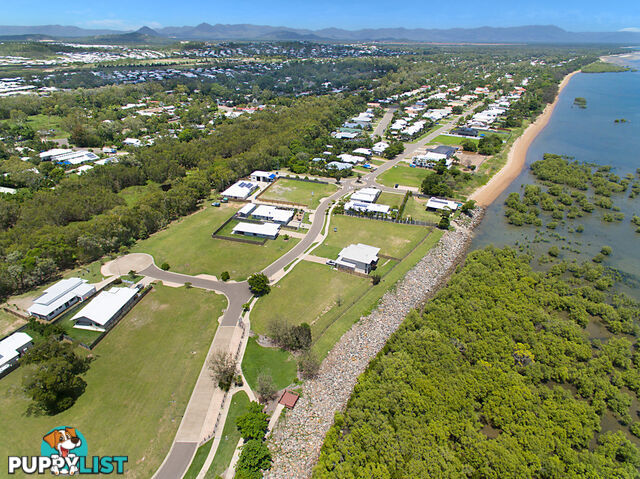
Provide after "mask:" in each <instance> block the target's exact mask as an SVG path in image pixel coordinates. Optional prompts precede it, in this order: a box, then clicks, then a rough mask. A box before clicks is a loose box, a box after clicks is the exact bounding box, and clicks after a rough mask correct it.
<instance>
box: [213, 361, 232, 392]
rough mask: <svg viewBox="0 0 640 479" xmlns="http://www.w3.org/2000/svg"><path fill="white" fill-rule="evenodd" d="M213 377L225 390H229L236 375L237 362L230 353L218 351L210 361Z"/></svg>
mask: <svg viewBox="0 0 640 479" xmlns="http://www.w3.org/2000/svg"><path fill="white" fill-rule="evenodd" d="M209 369H210V370H211V377H212V378H213V379H214V381H216V382H217V383H218V387H219V388H220V389H222V390H223V391H228V390H229V388H230V387H231V383H232V382H233V378H234V376H235V375H236V362H235V361H234V359H233V357H232V356H231V354H229V353H225V352H224V351H218V352H217V353H216V354H214V355H213V357H212V358H211V361H210V362H209Z"/></svg>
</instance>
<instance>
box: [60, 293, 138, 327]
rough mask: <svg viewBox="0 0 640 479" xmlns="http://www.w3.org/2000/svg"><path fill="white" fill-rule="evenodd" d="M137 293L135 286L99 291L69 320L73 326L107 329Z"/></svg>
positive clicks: (133, 299) (124, 310)
mask: <svg viewBox="0 0 640 479" xmlns="http://www.w3.org/2000/svg"><path fill="white" fill-rule="evenodd" d="M137 295H138V289H137V288H111V289H110V290H109V291H102V292H101V293H99V294H98V295H97V296H96V297H95V298H94V299H93V300H92V301H91V302H90V303H89V304H88V305H87V306H85V307H84V308H82V310H81V311H80V312H78V314H76V315H75V316H74V317H73V318H71V321H73V322H74V323H75V324H74V325H73V327H74V328H78V329H88V330H91V331H107V330H108V329H110V328H111V327H112V326H113V325H114V324H115V323H116V319H118V318H119V317H120V315H121V313H123V312H126V311H127V309H126V308H127V306H129V305H131V304H132V303H133V302H134V301H135V299H136V297H137Z"/></svg>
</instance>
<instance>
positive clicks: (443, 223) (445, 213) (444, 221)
mask: <svg viewBox="0 0 640 479" xmlns="http://www.w3.org/2000/svg"><path fill="white" fill-rule="evenodd" d="M450 216H451V210H450V209H448V208H445V209H443V210H440V222H439V223H438V228H440V229H441V230H448V229H449V226H451V220H450V219H449V217H450Z"/></svg>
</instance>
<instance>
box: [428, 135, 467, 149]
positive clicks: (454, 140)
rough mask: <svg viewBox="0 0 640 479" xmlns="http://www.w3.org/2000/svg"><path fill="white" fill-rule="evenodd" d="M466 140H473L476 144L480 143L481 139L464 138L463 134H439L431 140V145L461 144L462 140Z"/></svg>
mask: <svg viewBox="0 0 640 479" xmlns="http://www.w3.org/2000/svg"><path fill="white" fill-rule="evenodd" d="M465 140H471V141H472V142H473V143H475V144H476V145H477V144H478V141H479V140H477V139H475V138H463V137H461V136H449V135H438V136H436V137H435V138H434V139H433V140H431V141H430V142H429V145H448V146H460V145H461V144H462V142H463V141H465Z"/></svg>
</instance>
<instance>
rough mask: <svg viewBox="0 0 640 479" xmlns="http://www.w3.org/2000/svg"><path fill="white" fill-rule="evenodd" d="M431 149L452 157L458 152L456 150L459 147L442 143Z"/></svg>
mask: <svg viewBox="0 0 640 479" xmlns="http://www.w3.org/2000/svg"><path fill="white" fill-rule="evenodd" d="M429 151H432V152H434V153H440V154H441V155H446V156H447V158H451V157H452V156H453V155H455V154H456V151H458V149H457V148H456V147H454V146H447V145H440V146H436V147H435V148H431V149H430V150H429Z"/></svg>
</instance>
